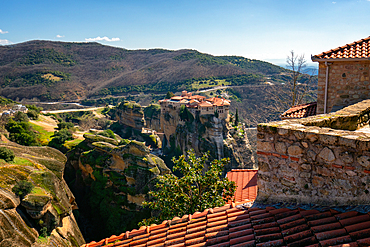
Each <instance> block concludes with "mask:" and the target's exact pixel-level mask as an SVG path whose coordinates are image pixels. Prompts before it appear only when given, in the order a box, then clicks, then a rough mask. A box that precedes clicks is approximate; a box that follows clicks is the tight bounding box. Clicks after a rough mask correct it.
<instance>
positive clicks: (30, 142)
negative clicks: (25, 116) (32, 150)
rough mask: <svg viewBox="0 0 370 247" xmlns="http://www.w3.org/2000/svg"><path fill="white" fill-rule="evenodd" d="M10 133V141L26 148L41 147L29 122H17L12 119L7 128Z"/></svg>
mask: <svg viewBox="0 0 370 247" xmlns="http://www.w3.org/2000/svg"><path fill="white" fill-rule="evenodd" d="M5 127H6V129H7V130H8V131H9V133H10V135H9V139H10V140H11V141H13V142H16V143H18V144H21V145H25V146H36V145H39V143H38V141H37V139H36V134H35V132H33V130H32V127H31V125H30V124H29V123H28V122H23V121H22V122H15V121H13V120H12V119H11V120H10V121H9V122H8V123H7V125H6V126H5Z"/></svg>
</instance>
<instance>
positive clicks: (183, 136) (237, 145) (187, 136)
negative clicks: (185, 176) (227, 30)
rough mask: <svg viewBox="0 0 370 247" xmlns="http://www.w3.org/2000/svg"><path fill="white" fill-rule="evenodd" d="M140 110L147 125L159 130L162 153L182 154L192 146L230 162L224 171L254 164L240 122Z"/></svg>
mask: <svg viewBox="0 0 370 247" xmlns="http://www.w3.org/2000/svg"><path fill="white" fill-rule="evenodd" d="M149 107H151V108H154V107H153V106H149ZM156 108H158V107H156ZM144 112H145V119H146V124H147V128H151V129H154V130H156V131H158V132H162V133H163V135H162V136H161V138H162V143H163V145H162V147H163V149H164V151H165V152H166V153H174V152H176V154H185V153H186V151H187V150H189V149H194V150H195V152H196V153H197V154H198V155H200V154H201V153H204V152H208V151H209V152H210V154H211V157H212V158H216V159H220V158H225V157H229V158H230V160H231V162H230V165H229V166H228V167H225V170H230V169H233V168H255V166H256V164H255V158H254V155H253V154H252V147H251V145H250V143H249V140H248V137H247V134H246V129H245V127H244V125H239V126H237V127H232V126H231V124H230V123H229V122H227V121H226V119H220V118H217V117H216V116H215V115H214V114H206V115H200V116H199V115H196V116H195V117H193V118H191V117H190V118H188V119H181V117H180V115H179V113H178V111H176V110H173V111H168V112H166V113H165V114H162V113H161V112H160V110H158V109H157V110H150V111H148V110H146V109H144ZM148 113H150V114H148ZM189 114H192V113H190V112H189Z"/></svg>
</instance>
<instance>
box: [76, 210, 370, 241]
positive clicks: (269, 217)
mask: <svg viewBox="0 0 370 247" xmlns="http://www.w3.org/2000/svg"><path fill="white" fill-rule="evenodd" d="M83 246H84V247H97V246H112V247H113V246H114V247H130V246H137V247H144V246H153V247H154V246H156V247H159V246H176V247H180V246H193V247H200V246H213V247H221V246H233V247H239V246H258V247H262V246H291V247H293V246H312V247H313V246H315V247H316V246H317V247H319V246H370V215H369V214H368V213H366V214H361V213H358V212H357V211H348V212H345V213H340V212H339V211H336V210H333V209H327V210H324V211H318V210H316V209H311V210H304V209H299V208H298V209H288V208H279V209H276V208H275V207H266V208H264V209H262V208H246V207H245V206H243V205H239V206H235V205H229V204H227V205H225V206H223V207H219V208H214V209H207V210H205V211H204V212H202V213H199V212H198V213H195V214H193V215H185V216H184V217H182V218H177V217H176V218H174V219H173V220H169V221H164V222H163V223H162V224H160V225H151V226H149V227H141V228H140V229H139V230H132V231H130V232H126V233H123V234H121V235H120V236H112V237H110V238H107V239H104V240H101V241H100V242H97V243H96V242H92V243H89V244H86V245H83Z"/></svg>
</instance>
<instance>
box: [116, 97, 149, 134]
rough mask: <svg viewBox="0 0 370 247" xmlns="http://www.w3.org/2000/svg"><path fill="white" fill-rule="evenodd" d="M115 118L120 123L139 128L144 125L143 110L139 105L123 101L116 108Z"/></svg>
mask: <svg viewBox="0 0 370 247" xmlns="http://www.w3.org/2000/svg"><path fill="white" fill-rule="evenodd" d="M116 120H118V122H119V123H120V124H122V125H126V126H129V127H131V128H134V129H137V130H141V129H142V128H143V127H144V126H145V120H144V112H143V109H142V108H141V105H139V104H137V103H135V102H129V101H124V102H122V103H120V104H119V105H118V106H117V108H116Z"/></svg>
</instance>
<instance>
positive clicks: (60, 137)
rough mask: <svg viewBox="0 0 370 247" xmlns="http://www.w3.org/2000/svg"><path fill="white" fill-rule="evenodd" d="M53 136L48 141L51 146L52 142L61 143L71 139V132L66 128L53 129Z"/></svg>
mask: <svg viewBox="0 0 370 247" xmlns="http://www.w3.org/2000/svg"><path fill="white" fill-rule="evenodd" d="M53 137H54V138H53V139H52V140H51V142H49V144H50V146H52V147H53V145H54V144H57V145H63V144H64V143H65V142H66V141H69V140H72V139H73V136H72V133H71V131H70V130H68V129H61V130H59V131H55V132H54V135H53ZM55 147H56V146H55Z"/></svg>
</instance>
